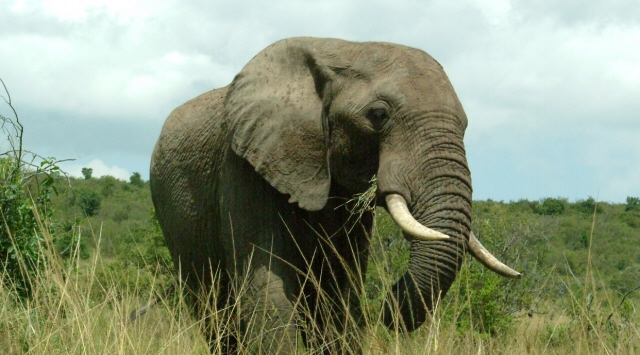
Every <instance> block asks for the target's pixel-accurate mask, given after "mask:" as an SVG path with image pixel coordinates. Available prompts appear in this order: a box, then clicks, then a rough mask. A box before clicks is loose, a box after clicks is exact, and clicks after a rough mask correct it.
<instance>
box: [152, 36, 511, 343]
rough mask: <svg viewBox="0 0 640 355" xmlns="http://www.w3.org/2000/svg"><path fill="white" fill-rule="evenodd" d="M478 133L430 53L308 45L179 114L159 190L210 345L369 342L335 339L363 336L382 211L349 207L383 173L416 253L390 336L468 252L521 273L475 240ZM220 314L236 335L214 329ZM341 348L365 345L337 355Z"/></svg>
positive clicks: (157, 155) (161, 214)
mask: <svg viewBox="0 0 640 355" xmlns="http://www.w3.org/2000/svg"><path fill="white" fill-rule="evenodd" d="M466 127H467V116H466V114H465V112H464V110H463V107H462V105H461V103H460V101H459V99H458V97H457V94H456V93H455V91H454V89H453V87H452V85H451V83H450V81H449V79H448V77H447V75H446V74H445V72H444V70H443V68H442V66H441V65H440V64H439V63H438V62H437V61H436V60H434V59H433V58H432V57H431V56H429V55H428V54H427V53H425V52H423V51H421V50H419V49H415V48H411V47H407V46H402V45H397V44H391V43H383V42H350V41H345V40H340V39H326V38H311V37H299V38H289V39H284V40H280V41H278V42H275V43H273V44H272V45H270V46H268V47H267V48H266V49H264V50H262V51H261V52H259V53H258V54H257V55H256V56H255V57H253V58H252V59H251V60H250V61H249V63H248V64H247V65H246V66H245V67H244V68H243V69H242V70H241V71H240V73H239V74H237V75H236V76H235V77H234V79H233V81H232V82H231V83H230V84H229V85H227V86H225V87H222V88H218V89H215V90H212V91H209V92H206V93H204V94H202V95H200V96H198V97H196V98H194V99H192V100H190V101H188V102H186V103H185V104H183V105H181V106H179V107H178V108H176V109H175V110H174V111H173V112H172V113H171V114H170V115H169V117H168V118H167V119H166V121H165V123H164V126H163V128H162V132H161V134H160V137H159V139H158V141H157V143H156V146H155V149H154V151H153V156H152V161H151V169H150V185H151V191H152V198H153V204H154V207H155V211H156V216H157V218H158V221H159V223H160V226H161V229H162V232H163V234H164V237H165V242H166V245H167V247H168V249H169V250H170V253H171V257H172V260H173V262H174V265H175V267H176V270H179V272H178V274H179V277H180V279H181V280H183V282H184V283H185V285H186V288H187V290H188V292H187V293H188V294H189V295H191V296H190V297H188V298H187V299H188V300H190V301H189V302H192V305H193V309H194V310H195V312H196V313H197V314H200V315H201V316H202V315H203V314H204V315H205V319H208V321H206V322H205V323H207V322H208V323H209V324H208V325H205V326H204V329H205V331H207V332H208V333H207V336H208V339H209V344H210V346H211V348H212V351H217V352H222V353H234V352H236V351H240V350H239V349H240V346H241V341H242V339H245V340H247V339H259V341H258V342H257V343H258V344H259V345H258V347H259V350H260V351H261V352H264V353H286V352H287V351H288V352H290V353H291V352H293V353H295V351H296V349H297V347H299V346H307V347H311V346H314V345H318V346H322V347H323V348H324V349H326V350H325V351H326V353H332V354H333V353H358V352H361V349H360V348H359V345H357V344H359V343H360V342H358V341H354V342H344V341H343V342H336V341H333V340H335V339H336V337H339V336H346V337H353V339H356V340H357V339H358V337H359V336H360V335H359V334H360V329H361V328H362V324H363V322H364V320H363V314H362V307H361V304H360V293H361V290H362V287H361V280H362V278H363V277H364V276H363V275H364V273H365V271H366V269H367V259H368V256H369V242H370V235H371V231H372V226H373V222H374V213H375V211H374V210H372V209H365V210H363V211H361V213H357V214H356V213H353V211H352V210H351V209H350V207H349V203H347V202H348V201H350V200H352V199H353V198H354V196H358V195H359V194H362V193H363V192H364V191H366V190H367V189H369V188H370V185H371V181H372V178H373V177H374V176H375V177H376V180H375V181H376V183H375V196H374V203H375V204H376V205H377V206H381V207H383V208H385V209H386V210H387V211H388V212H389V214H390V215H391V216H392V217H393V220H394V221H395V223H396V224H397V225H398V226H399V227H400V228H401V229H402V231H403V232H402V233H403V235H404V237H405V238H406V239H408V240H409V241H410V243H411V247H410V259H409V263H408V266H407V271H406V273H405V274H404V276H402V277H401V278H400V279H399V280H398V281H397V283H395V285H393V286H392V288H391V291H390V293H389V295H388V298H387V299H388V300H389V301H388V302H386V304H385V306H384V307H385V308H384V311H383V312H384V315H383V317H381V318H382V321H383V322H384V323H385V324H386V325H387V326H388V327H390V328H392V329H400V330H402V331H413V330H415V329H416V328H418V327H419V326H420V325H421V324H423V323H424V322H425V321H426V319H427V318H428V316H429V314H430V312H432V311H433V309H434V306H435V305H436V303H437V302H438V301H439V300H440V299H441V298H442V297H444V296H445V295H446V293H447V291H448V290H449V288H450V286H451V284H452V283H453V281H454V280H455V277H456V273H457V272H458V271H459V270H460V267H461V264H462V262H463V258H464V255H465V253H467V252H468V253H470V254H472V255H473V256H474V257H476V259H478V260H479V261H480V262H482V263H483V264H484V265H485V266H487V267H488V268H489V269H491V270H493V271H495V272H497V273H499V274H501V275H503V276H506V277H512V278H517V277H520V274H519V273H518V272H516V271H514V270H513V269H511V268H509V267H507V266H506V265H504V264H503V263H501V262H500V261H498V260H497V259H496V258H495V257H494V256H492V255H491V254H490V253H489V252H488V251H487V250H486V249H485V248H484V247H483V246H482V245H481V244H480V242H479V241H478V240H477V238H476V237H475V236H474V235H473V233H472V232H471V201H472V186H471V173H470V171H469V167H468V164H467V160H466V152H465V148H464V143H463V138H464V133H465V130H466ZM354 280H355V281H354ZM358 280H360V281H358ZM203 295H204V296H203ZM207 295H208V296H207ZM198 312H200V313H198ZM215 312H217V313H216V314H218V315H219V314H223V316H222V317H227V319H233V321H232V323H233V324H235V325H236V326H235V328H234V326H228V327H227V328H228V331H224V332H220V331H216V330H215V329H214V328H215V326H216V324H213V323H215V322H216V321H214V320H213V319H215V318H216V317H213V316H211V313H215ZM220 312H222V313H220ZM224 312H226V313H224ZM234 312H235V313H234ZM207 314H208V315H209V316H206V315H207ZM232 328H233V329H232ZM225 329H226V328H225ZM327 329H331V331H329V330H327ZM299 339H301V340H300V341H301V342H302V344H298V341H299ZM345 343H347V344H348V343H352V344H355V345H352V346H353V348H346V347H345V348H339V347H340V346H342V345H344V344H345ZM336 344H338V345H336Z"/></svg>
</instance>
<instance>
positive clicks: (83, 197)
mask: <svg viewBox="0 0 640 355" xmlns="http://www.w3.org/2000/svg"><path fill="white" fill-rule="evenodd" d="M77 200H78V206H80V209H82V211H83V212H84V213H85V215H87V217H91V216H93V215H95V214H96V213H97V212H98V210H99V209H100V202H101V201H102V198H101V197H100V195H98V194H97V193H96V192H95V191H93V190H89V189H81V190H79V191H78V192H77Z"/></svg>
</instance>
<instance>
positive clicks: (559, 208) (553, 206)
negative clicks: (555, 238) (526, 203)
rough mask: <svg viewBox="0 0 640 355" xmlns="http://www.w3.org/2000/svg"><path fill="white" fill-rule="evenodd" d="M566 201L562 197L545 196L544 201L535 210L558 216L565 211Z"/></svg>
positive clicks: (539, 212) (542, 213) (538, 212)
mask: <svg viewBox="0 0 640 355" xmlns="http://www.w3.org/2000/svg"><path fill="white" fill-rule="evenodd" d="M565 204H566V201H565V200H564V199H560V198H550V197H549V198H545V199H544V200H542V203H541V204H540V205H538V206H535V209H534V212H535V213H537V214H541V215H546V216H557V215H561V214H562V213H564V209H565Z"/></svg>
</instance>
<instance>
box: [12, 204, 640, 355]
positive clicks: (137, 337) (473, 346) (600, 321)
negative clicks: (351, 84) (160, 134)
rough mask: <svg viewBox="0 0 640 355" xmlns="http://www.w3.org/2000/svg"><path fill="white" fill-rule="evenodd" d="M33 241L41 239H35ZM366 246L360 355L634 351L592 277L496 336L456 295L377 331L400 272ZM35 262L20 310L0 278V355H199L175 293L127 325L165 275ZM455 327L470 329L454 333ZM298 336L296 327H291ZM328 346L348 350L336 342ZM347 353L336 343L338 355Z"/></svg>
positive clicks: (634, 336)
mask: <svg viewBox="0 0 640 355" xmlns="http://www.w3.org/2000/svg"><path fill="white" fill-rule="evenodd" d="M381 218H382V217H381ZM383 221H384V220H383ZM384 228H386V226H385V225H384V223H380V224H379V225H378V233H383V232H384ZM42 234H43V235H44V236H45V237H47V238H48V236H47V233H46V231H45V230H43V231H42ZM97 239H98V240H99V236H97ZM372 240H373V244H374V245H373V248H374V251H372V259H373V260H371V263H370V267H369V270H368V274H367V278H368V280H366V281H364V280H360V279H358V278H354V280H355V282H358V283H359V284H361V285H362V287H363V288H365V291H364V292H363V294H365V295H366V296H363V297H362V302H363V308H364V314H365V322H364V329H363V330H362V333H363V335H362V337H361V340H360V341H361V344H360V347H362V348H363V352H364V353H365V354H460V353H508V354H523V353H534V354H535V353H540V354H543V353H545V354H546V353H563V354H564V353H574V354H576V353H579V354H596V353H597V354H609V353H616V354H635V353H638V350H639V349H640V341H639V340H638V339H640V325H639V324H638V321H637V319H636V318H632V321H628V322H625V321H624V320H621V319H618V318H620V317H621V316H620V315H618V314H613V313H612V310H614V309H616V307H617V304H612V302H610V301H609V296H608V294H609V293H608V290H606V289H605V288H604V287H601V285H599V282H598V278H597V277H596V276H595V275H596V274H597V273H596V272H595V271H594V270H591V271H590V272H589V273H587V275H588V276H587V278H586V279H585V280H579V281H580V286H579V287H577V285H578V283H576V284H567V285H566V288H567V292H566V294H567V297H568V298H569V299H570V300H571V302H570V303H569V305H570V306H569V307H568V308H567V309H564V310H562V311H560V312H558V313H556V314H555V316H551V315H548V314H547V315H535V314H534V315H533V316H531V317H527V316H524V317H522V318H518V320H517V321H516V322H515V323H513V324H512V325H511V326H510V329H509V330H507V331H505V332H504V333H500V334H493V335H492V334H487V333H483V332H479V329H481V325H479V324H477V323H474V321H475V322H477V320H474V319H472V317H470V316H469V314H470V312H469V306H470V305H469V304H468V302H469V300H468V298H465V297H463V296H464V293H461V292H455V291H456V290H452V292H451V293H450V295H449V296H447V298H445V300H444V302H443V303H442V304H441V306H440V307H439V308H438V309H437V310H436V312H435V314H434V315H433V317H432V319H431V320H430V322H428V323H427V324H425V325H424V326H423V327H422V328H420V329H419V330H418V331H416V332H414V333H411V334H408V335H405V334H401V333H398V332H394V331H390V330H388V329H387V328H386V327H385V326H384V325H383V324H382V322H381V317H382V314H381V313H382V311H381V309H382V307H381V306H382V302H383V299H384V295H385V293H386V291H387V290H388V289H389V287H390V285H392V284H393V282H394V281H395V279H394V278H395V277H396V276H395V275H397V272H396V271H394V270H396V269H398V268H402V265H401V264H402V261H398V260H402V258H401V257H398V258H395V257H392V258H390V257H389V256H388V255H384V254H385V253H382V252H376V251H375V249H376V248H379V249H381V248H382V247H383V246H384V250H385V251H388V250H389V246H388V245H387V242H388V240H387V239H385V238H380V237H379V236H374V238H373V239H372ZM377 243H379V244H380V245H376V244H377ZM393 250H395V252H396V253H398V254H399V255H401V254H402V253H405V252H406V250H405V249H403V248H402V247H401V246H400V247H398V248H396V249H392V251H393ZM41 252H42V254H43V255H46V256H47V258H46V263H47V264H46V267H45V269H44V270H43V271H42V272H40V273H39V274H38V275H37V277H36V278H34V279H33V280H32V282H33V286H34V288H33V289H34V292H33V296H32V297H31V298H30V299H28V300H21V299H19V298H17V297H15V293H14V292H13V290H12V287H13V285H12V282H11V280H10V279H9V278H8V276H7V275H8V274H7V272H5V271H3V270H0V279H1V282H0V349H1V351H0V352H2V353H4V354H24V353H29V354H49V353H64V354H76V353H77V354H105V353H108V354H160V353H162V354H207V353H208V345H207V344H206V342H205V340H204V339H205V338H204V337H203V335H202V333H201V330H200V327H199V326H200V324H201V323H202V319H195V318H194V317H192V316H191V315H190V312H189V311H188V309H187V307H186V306H185V303H184V300H183V299H182V298H181V296H179V295H181V293H179V292H178V293H177V295H178V296H175V297H173V298H170V299H166V300H163V301H161V302H160V303H159V304H158V305H156V306H155V307H154V308H153V309H151V310H150V311H149V312H147V314H145V315H144V316H143V317H140V318H139V319H137V320H136V321H135V322H133V323H131V322H129V321H128V319H129V318H128V317H129V314H130V312H131V311H132V310H134V309H137V308H139V307H140V306H142V305H144V304H145V303H147V302H148V300H149V298H152V297H153V296H152V295H155V294H156V293H159V292H161V291H162V289H163V288H164V287H165V286H166V284H167V277H166V276H165V275H162V274H157V273H154V272H143V271H141V269H123V268H117V267H114V266H113V264H112V263H111V262H110V261H109V260H108V259H106V258H103V257H102V256H101V254H100V249H99V248H98V250H97V252H96V253H95V254H94V255H93V257H92V258H90V259H89V260H88V261H82V260H79V258H77V255H75V257H76V258H77V259H76V260H75V262H74V263H72V262H69V261H65V260H62V259H60V258H59V257H58V256H57V255H54V254H52V253H50V252H49V251H48V249H46V248H42V251H41ZM382 256H384V257H382ZM389 260H392V262H390V261H389ZM393 263H399V264H400V265H394V264H393ZM149 267H150V269H152V270H154V268H151V265H149ZM383 275H387V276H383ZM388 275H391V276H388ZM313 281H314V280H310V282H313ZM465 282H467V280H465V278H464V276H461V277H460V278H459V279H458V280H457V282H456V284H455V285H454V288H456V287H458V290H460V289H462V286H464V285H465ZM583 296H586V297H583ZM230 307H233V305H231V306H230ZM214 311H215V312H210V314H211V317H214V320H215V321H214V324H215V327H214V328H215V329H213V330H212V331H214V332H218V333H221V334H222V333H225V332H227V331H228V330H230V329H234V328H235V327H237V326H238V320H237V318H235V317H233V316H231V317H230V316H228V315H229V314H233V310H229V309H228V310H227V312H219V311H222V310H217V309H216V310H214ZM612 314H613V316H611V315H612ZM221 315H224V316H221ZM307 316H308V317H311V315H307ZM464 322H470V323H471V324H470V326H469V327H463V326H461V324H462V323H464ZM300 326H301V327H305V326H306V325H305V324H304V322H301V323H300ZM325 331H326V330H325ZM329 331H331V330H329ZM334 331H335V332H338V330H337V329H335V330H334ZM335 339H338V340H337V341H344V342H348V341H352V340H348V339H349V337H346V336H343V337H336V338H335ZM341 339H344V340H341ZM351 339H353V338H351ZM317 340H318V341H316V342H313V341H312V343H314V344H316V345H317V344H320V343H322V339H317ZM352 345H353V344H347V343H345V344H344V347H345V348H351V347H352ZM239 348H240V353H260V350H259V348H257V341H256V339H242V340H241V345H240V346H239ZM322 350H323V349H322V348H321V347H320V346H317V347H314V348H312V349H310V350H306V349H303V347H300V351H299V353H303V354H319V353H321V352H322Z"/></svg>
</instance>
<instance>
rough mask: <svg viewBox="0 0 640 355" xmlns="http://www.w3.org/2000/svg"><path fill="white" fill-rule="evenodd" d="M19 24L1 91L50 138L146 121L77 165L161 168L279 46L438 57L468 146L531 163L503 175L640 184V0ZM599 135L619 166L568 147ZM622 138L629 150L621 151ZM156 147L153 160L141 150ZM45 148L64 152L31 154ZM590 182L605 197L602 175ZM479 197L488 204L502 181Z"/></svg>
mask: <svg viewBox="0 0 640 355" xmlns="http://www.w3.org/2000/svg"><path fill="white" fill-rule="evenodd" d="M10 9H11V10H10V11H6V12H0V23H2V24H3V28H5V29H7V30H5V31H4V32H3V36H2V37H0V53H2V54H3V55H2V56H0V76H2V78H3V79H4V80H5V82H6V83H7V84H8V85H9V88H10V90H11V93H12V96H13V98H14V102H15V103H16V104H18V106H17V107H18V108H19V109H20V108H21V107H29V108H31V109H32V111H37V112H42V113H44V114H43V116H42V117H40V118H39V119H41V120H42V121H45V119H46V120H48V121H47V122H51V124H56V123H59V122H61V121H62V120H59V119H56V117H67V116H68V117H73V119H69V120H66V121H65V122H76V123H77V122H78V121H80V120H84V122H86V125H84V126H83V127H91V126H97V127H105V126H108V127H114V126H116V124H115V121H117V126H118V127H129V126H133V124H130V123H131V122H132V121H134V122H135V123H136V124H137V125H136V127H138V129H140V130H141V131H140V132H139V135H138V136H137V137H130V136H131V135H128V136H126V137H125V135H123V134H119V135H118V136H117V137H114V136H107V135H104V136H100V137H95V139H93V138H92V139H91V140H90V142H87V140H86V139H85V140H82V142H83V143H82V144H80V143H79V142H80V140H75V141H74V140H72V139H64V140H62V141H64V142H67V141H68V145H74V144H76V145H77V146H76V147H73V148H69V149H67V151H72V152H82V154H87V155H83V156H82V157H81V158H82V159H87V160H89V159H94V158H95V159H98V157H103V158H104V159H106V158H105V157H109V156H113V155H112V154H111V153H113V152H111V151H109V149H113V146H114V144H116V143H114V142H117V144H116V145H118V146H119V147H121V148H120V150H119V152H118V154H125V153H126V154H131V155H134V154H135V155H136V157H137V158H136V159H137V160H136V161H137V162H138V161H140V162H142V161H144V159H142V158H140V157H148V156H150V154H151V150H152V148H153V144H152V143H151V142H153V141H154V140H155V137H157V134H158V131H159V127H160V125H161V123H162V121H163V119H164V118H165V117H166V116H167V114H168V113H169V112H170V111H171V110H172V109H173V108H174V107H176V106H177V105H179V104H181V103H183V102H185V101H186V100H188V99H190V98H192V97H194V96H196V95H198V94H200V93H202V92H204V91H206V90H210V89H213V88H215V87H220V86H224V85H227V84H228V83H229V82H230V81H231V80H232V78H233V76H234V75H235V74H236V73H238V71H239V70H240V69H241V68H242V66H244V65H245V64H246V62H247V61H249V60H250V59H251V57H253V56H254V55H255V54H257V52H258V51H260V50H261V49H263V48H264V47H265V46H267V45H268V44H270V43H272V42H274V41H275V40H278V39H281V38H284V37H291V36H299V35H311V36H323V37H339V38H345V39H351V40H360V41H366V40H382V41H390V42H397V43H401V44H406V45H410V46H414V47H418V48H421V49H424V50H425V51H427V52H428V53H430V54H432V55H433V56H434V57H435V58H436V59H437V60H438V61H440V62H441V63H442V64H443V66H444V68H445V70H446V71H447V73H448V75H449V76H450V78H451V80H452V82H453V85H454V87H455V88H456V90H457V92H458V94H459V96H460V98H461V100H462V103H463V105H464V107H465V109H466V110H467V114H468V116H469V122H470V125H469V130H468V131H467V137H468V142H469V143H470V144H469V146H471V147H474V146H476V147H477V146H480V145H482V144H486V143H485V142H491V143H490V145H491V149H490V150H482V149H480V151H482V152H483V154H491V156H486V157H485V158H486V160H488V159H494V160H501V158H502V157H500V156H499V154H500V152H517V155H514V157H513V159H512V160H513V161H515V162H516V163H513V162H510V163H504V164H503V165H501V166H500V167H499V168H500V170H501V171H499V172H496V173H500V174H510V173H512V172H517V171H519V170H521V169H526V165H527V164H529V166H534V165H535V164H534V163H535V162H544V161H545V160H549V158H548V157H546V156H545V155H544V154H543V153H541V152H542V151H543V150H542V149H541V148H540V146H545V145H546V146H549V145H552V146H558V147H559V148H557V149H558V150H557V154H561V155H562V156H563V158H558V159H557V161H554V163H553V166H554V167H557V166H567V167H576V169H577V167H578V166H588V167H590V168H591V169H597V171H614V172H615V174H617V175H616V179H617V180H616V179H613V178H612V179H610V181H618V180H619V181H620V182H617V183H615V185H616V186H625V187H624V188H621V189H627V190H629V189H631V188H632V187H629V186H630V185H628V184H623V181H627V180H630V179H634V177H635V176H636V175H634V174H635V173H634V172H633V171H634V170H633V169H632V168H630V167H627V168H620V166H634V165H633V164H634V161H635V162H637V161H640V152H636V150H634V148H633V147H631V145H637V143H636V142H638V141H640V133H639V132H640V120H638V116H637V113H638V112H640V100H638V99H637V98H638V97H640V64H639V63H640V46H637V45H635V44H636V43H640V15H638V14H640V3H638V2H637V1H628V0H607V1H604V0H587V1H584V2H575V1H574V2H568V3H557V2H548V1H540V0H533V1H527V2H516V1H509V0H467V1H462V2H450V1H442V0H435V1H413V0H408V1H401V0H399V1H396V2H388V1H362V0H357V1H348V2H347V1H312V2H300V1H277V0H276V1H270V2H243V1H239V2H226V3H225V2H217V1H214V2H205V1H188V2H177V1H172V0H166V1H164V0H162V1H154V2H148V1H120V0H84V1H71V0H19V1H15V2H14V3H13V5H12V6H11V7H10ZM50 116H52V117H53V118H50ZM141 121H144V122H147V123H140V122H141ZM25 122H28V121H25ZM576 128H583V129H576ZM587 128H589V129H593V130H596V131H599V132H601V133H602V135H606V136H607V137H610V139H609V140H595V141H593V142H594V143H593V144H594V145H600V144H603V145H610V146H612V147H616V150H615V152H614V151H612V150H609V149H602V151H603V152H604V153H602V154H596V155H590V156H588V157H586V156H583V155H581V154H579V153H578V152H575V151H572V150H571V149H569V148H567V146H565V145H563V142H565V141H573V140H575V141H581V140H585V139H587V138H588V137H589V134H588V133H586V132H587V131H588V130H587ZM621 128H624V129H626V130H627V131H628V134H629V135H630V138H629V139H626V138H625V139H617V138H616V137H617V134H619V130H620V129H621ZM74 129H75V127H64V129H60V130H59V131H61V132H62V133H61V134H66V133H65V132H69V131H72V130H74ZM146 129H148V132H147V131H145V130H146ZM43 131H44V130H43ZM28 132H29V131H28V130H27V134H28ZM92 132H94V131H92ZM113 132H116V130H111V131H110V134H114V133H113ZM94 133H95V132H94ZM74 134H76V133H74ZM142 136H144V137H145V139H144V142H145V144H144V146H143V145H142V144H138V143H140V142H141V141H142V139H140V137H142ZM151 136H153V137H151ZM92 137H93V136H92ZM149 137H151V138H149ZM504 137H511V139H505V138H504ZM38 140H40V141H43V142H44V141H51V139H49V137H46V136H44V137H39V139H32V140H31V141H38ZM134 140H135V141H134ZM58 141H60V139H59V140H58ZM65 144H67V143H65ZM134 147H135V148H134ZM30 148H31V147H30ZM101 149H102V150H101ZM476 149H477V148H476ZM620 151H624V152H632V153H625V154H620V153H619V152H620ZM42 153H45V155H49V152H42ZM50 154H52V155H60V156H62V154H59V153H56V152H51V153H50ZM509 154H516V153H509ZM609 154H617V155H622V157H621V158H620V159H622V160H623V161H624V163H616V164H618V165H614V163H613V161H614V159H611V157H610V156H609ZM64 156H65V157H66V156H67V155H64ZM121 157H122V156H121V155H120V156H119V158H121ZM119 158H118V159H114V161H116V162H117V163H118V164H121V165H124V166H127V168H129V169H130V170H131V171H146V170H147V166H148V165H147V162H144V163H141V164H145V165H141V166H140V167H138V166H137V164H138V163H136V164H133V163H130V162H131V161H132V159H129V161H128V162H123V161H122V160H121V159H119ZM634 159H635V160H634ZM109 164H114V162H106V165H109ZM538 165H540V164H538ZM596 165H597V168H596ZM636 165H637V164H636ZM547 166H551V165H550V164H547ZM568 169H569V171H570V169H571V168H568ZM126 178H128V176H127V177H126ZM581 179H590V181H592V182H593V184H592V185H602V183H601V181H602V178H601V177H599V176H598V174H597V173H593V174H591V176H581ZM596 181H597V182H596ZM474 183H476V184H477V185H476V186H477V189H476V190H477V191H478V190H482V186H483V184H485V185H486V184H490V183H491V181H483V180H482V179H474ZM522 184H527V182H526V181H523V182H522ZM518 189H519V187H517V186H514V187H513V192H512V195H514V196H515V195H517V194H518ZM603 190H607V191H608V190H610V189H608V188H603ZM520 191H521V190H520ZM588 193H592V192H591V191H589V192H588ZM582 197H584V196H582Z"/></svg>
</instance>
